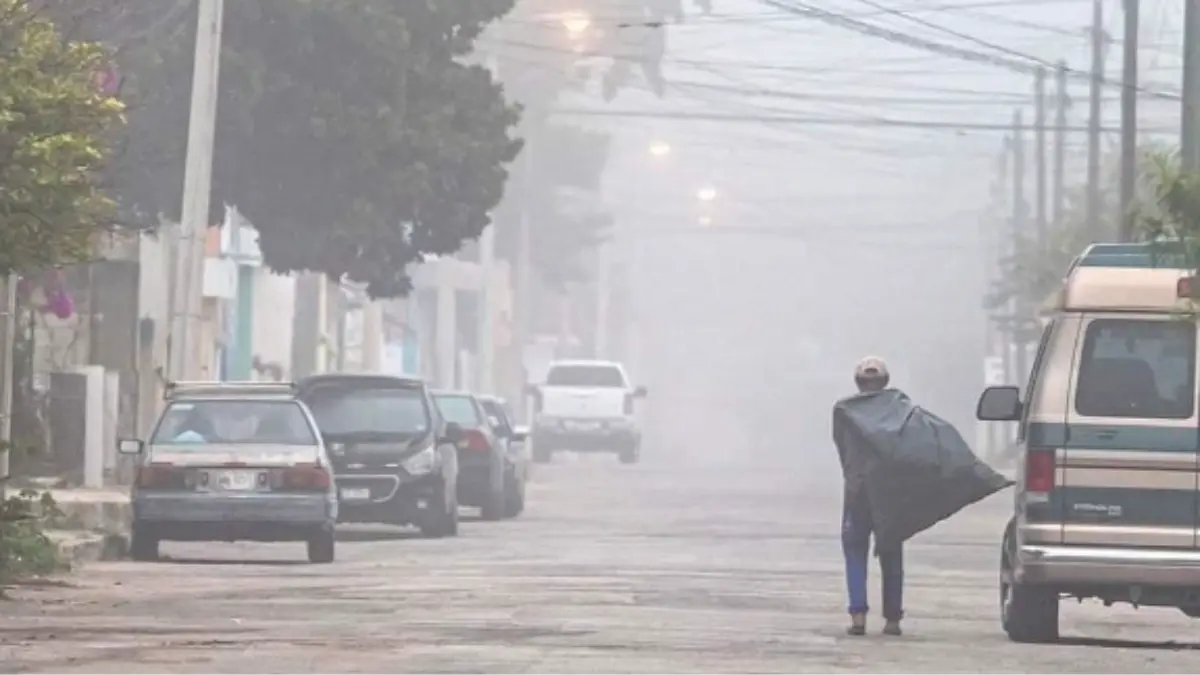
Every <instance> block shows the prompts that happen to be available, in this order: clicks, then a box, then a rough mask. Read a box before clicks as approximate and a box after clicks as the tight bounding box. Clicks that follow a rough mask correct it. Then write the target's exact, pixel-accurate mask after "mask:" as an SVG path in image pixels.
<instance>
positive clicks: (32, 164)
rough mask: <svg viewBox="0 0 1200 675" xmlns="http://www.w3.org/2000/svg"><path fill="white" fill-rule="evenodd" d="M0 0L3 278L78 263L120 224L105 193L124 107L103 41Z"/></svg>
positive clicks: (22, 2)
mask: <svg viewBox="0 0 1200 675" xmlns="http://www.w3.org/2000/svg"><path fill="white" fill-rule="evenodd" d="M41 9H42V8H41V7H40V6H39V7H35V6H34V5H33V4H32V3H29V2H27V1H26V0H0V274H9V273H11V272H14V271H18V272H19V271H26V270H31V269H38V268H43V267H47V266H51V265H57V264H64V263H71V262H77V261H80V260H83V259H86V258H87V257H88V256H89V254H90V252H91V245H92V243H93V241H94V235H96V234H97V233H98V232H102V231H104V230H106V229H108V228H109V227H110V226H111V225H112V214H113V212H114V209H113V207H114V204H113V202H112V200H110V199H109V198H108V197H107V196H106V195H105V193H104V192H103V190H102V189H101V187H102V185H101V180H102V176H101V170H102V168H103V167H104V165H105V161H106V159H107V158H108V154H109V152H108V151H109V148H110V147H111V146H110V141H111V140H112V136H111V134H112V133H113V132H114V131H115V130H116V129H118V128H119V126H120V125H121V124H122V121H123V118H122V106H121V104H120V103H119V102H118V101H117V100H116V99H114V98H113V97H112V96H111V95H110V92H109V91H108V90H106V89H105V88H104V87H103V86H102V85H103V75H104V74H105V73H107V72H109V71H108V64H107V61H106V56H105V52H104V50H103V49H102V48H101V47H100V45H97V44H94V43H88V42H79V41H73V40H70V39H68V38H67V37H66V36H65V35H64V33H63V32H62V31H60V30H59V28H58V26H57V25H56V24H55V23H54V22H53V21H52V20H51V19H50V18H49V17H48V16H47V15H43V14H41V13H40V11H39V10H41Z"/></svg>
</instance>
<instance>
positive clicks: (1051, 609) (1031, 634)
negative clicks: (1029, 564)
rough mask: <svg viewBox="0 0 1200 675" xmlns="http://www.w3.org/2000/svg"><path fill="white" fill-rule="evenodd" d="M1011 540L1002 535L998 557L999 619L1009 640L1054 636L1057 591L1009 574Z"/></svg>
mask: <svg viewBox="0 0 1200 675" xmlns="http://www.w3.org/2000/svg"><path fill="white" fill-rule="evenodd" d="M1015 546H1016V543H1015V540H1013V539H1012V538H1011V537H1005V542H1004V546H1003V548H1002V550H1001V551H1002V552H1001V554H1000V555H1001V559H1000V621H1001V624H1002V625H1003V626H1004V632H1005V633H1007V634H1008V638H1009V639H1010V640H1012V641H1013V642H1026V643H1047V642H1055V641H1056V640H1058V593H1057V592H1056V591H1055V590H1054V589H1053V588H1051V587H1048V586H1034V585H1029V584H1020V583H1017V582H1016V581H1015V578H1014V574H1013V561H1012V556H1013V553H1014V550H1015Z"/></svg>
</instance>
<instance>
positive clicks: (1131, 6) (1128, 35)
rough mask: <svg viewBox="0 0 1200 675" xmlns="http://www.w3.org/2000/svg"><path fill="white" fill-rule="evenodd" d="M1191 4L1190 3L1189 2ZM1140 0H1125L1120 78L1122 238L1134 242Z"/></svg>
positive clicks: (1120, 215) (1120, 221)
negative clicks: (1121, 72) (1122, 60)
mask: <svg viewBox="0 0 1200 675" xmlns="http://www.w3.org/2000/svg"><path fill="white" fill-rule="evenodd" d="M1188 4H1191V3H1188ZM1140 5H1141V0H1125V49H1124V68H1123V75H1122V77H1121V211H1120V213H1119V214H1118V216H1119V217H1120V220H1119V221H1118V222H1119V223H1120V225H1119V228H1120V234H1119V237H1118V239H1119V240H1120V241H1133V198H1134V194H1133V193H1134V190H1135V189H1136V187H1137V152H1138V149H1137V129H1138V122H1137V106H1138V100H1137V95H1138V27H1139V24H1140V19H1139V16H1138V15H1139V9H1140Z"/></svg>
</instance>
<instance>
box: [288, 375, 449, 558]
mask: <svg viewBox="0 0 1200 675" xmlns="http://www.w3.org/2000/svg"><path fill="white" fill-rule="evenodd" d="M297 386H298V389H299V397H300V399H301V400H302V401H304V402H305V404H307V405H308V407H309V409H311V410H312V414H313V417H315V418H316V424H317V427H318V429H319V430H320V433H321V436H322V438H323V439H324V441H325V444H326V445H327V446H328V448H329V454H330V457H331V458H332V460H333V468H334V481H335V483H336V486H337V495H338V501H339V504H340V508H339V521H340V522H343V523H386V524H390V525H415V526H416V527H418V528H419V529H420V530H421V534H423V535H424V536H426V537H453V536H455V535H457V534H458V481H459V461H458V452H457V444H458V443H460V442H461V441H462V440H463V433H462V429H460V428H459V427H458V426H457V425H456V424H453V423H448V422H446V421H445V419H444V418H443V416H442V414H441V412H440V411H439V410H438V407H437V406H436V405H434V403H433V399H432V398H431V396H430V393H429V390H428V388H427V387H426V386H425V383H424V382H423V381H422V380H420V379H417V378H407V377H392V376H389V375H369V374H341V373H329V374H321V375H313V376H310V377H306V378H304V379H303V380H300V381H299V382H298V383H297Z"/></svg>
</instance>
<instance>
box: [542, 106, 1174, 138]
mask: <svg viewBox="0 0 1200 675" xmlns="http://www.w3.org/2000/svg"><path fill="white" fill-rule="evenodd" d="M553 114H554V115H555V116H558V115H561V116H564V117H614V118H627V119H663V120H680V121H686V120H691V121H702V122H747V123H759V124H778V125H782V126H841V127H860V128H872V127H897V128H910V129H931V130H942V131H962V132H966V131H1001V132H1009V131H1012V123H1011V122H1007V123H989V122H966V121H961V122H958V121H945V120H909V119H896V118H888V117H820V116H809V115H728V114H721V113H690V112H654V111H648V110H595V109H591V110H589V109H586V108H558V109H556V110H555V111H554V113H553ZM1170 130H1171V129H1169V128H1167V127H1154V128H1142V129H1141V131H1144V132H1149V133H1163V132H1167V131H1170ZM1046 131H1063V132H1065V133H1087V131H1088V128H1087V127H1086V126H1078V125H1067V126H1063V127H1059V126H1057V125H1047V126H1046ZM1102 131H1106V132H1116V131H1119V129H1117V128H1115V127H1105V128H1103V129H1102Z"/></svg>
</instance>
